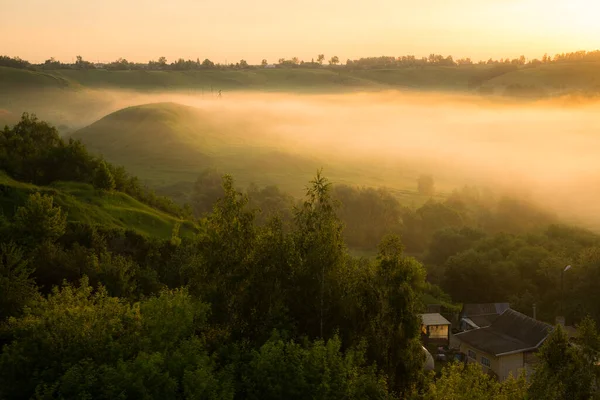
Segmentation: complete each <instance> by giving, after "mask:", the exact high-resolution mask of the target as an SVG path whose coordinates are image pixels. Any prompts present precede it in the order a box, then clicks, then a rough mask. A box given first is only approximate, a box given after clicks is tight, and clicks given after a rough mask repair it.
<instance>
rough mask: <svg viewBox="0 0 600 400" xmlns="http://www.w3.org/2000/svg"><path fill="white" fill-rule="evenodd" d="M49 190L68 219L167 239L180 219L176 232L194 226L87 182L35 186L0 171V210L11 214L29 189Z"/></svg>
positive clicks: (184, 232) (187, 233)
mask: <svg viewBox="0 0 600 400" xmlns="http://www.w3.org/2000/svg"><path fill="white" fill-rule="evenodd" d="M35 192H41V193H45V194H51V195H52V196H53V197H54V201H55V204H57V205H59V206H60V207H61V208H62V209H63V210H65V211H66V212H67V213H68V221H70V222H81V223H86V224H90V225H103V226H104V227H107V228H123V229H132V230H134V231H136V232H138V233H141V234H144V235H147V236H150V237H156V238H161V239H168V238H170V237H171V233H172V231H173V226H174V225H175V224H176V223H177V222H179V223H181V228H180V235H181V236H192V235H193V234H194V233H195V232H196V230H197V227H196V226H195V225H194V224H193V223H192V222H189V221H183V220H178V219H177V218H175V217H173V216H172V215H169V214H166V213H164V212H162V211H158V210H156V209H154V208H152V207H150V206H148V205H146V204H143V203H141V202H139V201H137V200H135V199H133V198H132V197H130V196H128V195H126V194H124V193H120V192H111V193H107V192H102V193H101V192H99V191H97V190H95V189H94V188H93V187H92V186H91V185H88V184H83V183H73V182H58V183H56V184H53V185H51V186H36V185H32V184H28V183H23V182H18V181H16V180H14V179H12V178H10V177H9V176H7V175H6V174H5V173H4V172H2V171H0V211H1V212H2V214H3V215H6V216H11V215H13V214H14V212H15V211H16V209H17V208H18V207H19V206H21V205H23V204H25V201H26V200H27V197H28V195H29V194H31V193H35Z"/></svg>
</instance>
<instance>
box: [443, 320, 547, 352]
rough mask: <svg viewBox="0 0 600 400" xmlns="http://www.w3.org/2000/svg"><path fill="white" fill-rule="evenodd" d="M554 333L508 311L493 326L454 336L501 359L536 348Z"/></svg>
mask: <svg viewBox="0 0 600 400" xmlns="http://www.w3.org/2000/svg"><path fill="white" fill-rule="evenodd" d="M551 330H552V326H551V325H548V324H546V323H544V322H541V321H538V320H535V319H533V318H530V317H528V316H526V315H524V314H521V313H520V312H517V311H514V310H511V309H508V310H506V311H504V312H503V313H502V315H500V316H499V317H498V318H496V320H495V321H493V322H492V324H491V325H490V326H488V327H485V328H479V329H473V330H470V331H466V332H462V333H457V334H456V335H454V336H455V337H456V338H457V339H459V340H460V341H461V342H464V343H466V344H468V345H470V346H472V347H474V348H476V349H479V350H482V351H484V352H486V353H488V354H494V355H496V356H498V355H502V354H506V353H519V352H522V351H526V350H534V349H537V348H538V347H539V346H540V345H541V344H542V343H543V342H544V340H545V339H546V337H548V334H549V333H550V331H551Z"/></svg>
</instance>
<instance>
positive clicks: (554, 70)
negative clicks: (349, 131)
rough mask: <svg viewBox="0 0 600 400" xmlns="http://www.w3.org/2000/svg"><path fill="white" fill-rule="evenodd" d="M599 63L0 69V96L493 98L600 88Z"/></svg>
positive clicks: (596, 89)
mask: <svg viewBox="0 0 600 400" xmlns="http://www.w3.org/2000/svg"><path fill="white" fill-rule="evenodd" d="M599 82H600V63H598V62H588V63H573V64H571V63H557V64H543V65H539V66H532V65H526V66H519V67H517V66H515V65H510V64H508V65H506V64H500V65H468V66H460V67H443V66H428V67H407V68H392V69H368V70H355V69H351V68H333V69H332V68H273V69H264V68H255V69H247V70H192V71H146V70H134V71H108V70H51V71H33V70H23V69H14V68H6V67H0V92H2V91H5V93H8V92H12V91H15V90H29V89H50V88H60V89H65V88H70V89H80V88H92V89H99V88H113V89H114V88H120V89H133V90H151V91H164V90H185V91H190V90H192V91H202V90H204V91H205V92H209V91H210V90H211V88H212V89H213V90H214V91H217V90H226V91H232V90H262V91H265V90H266V91H295V92H331V91H348V90H381V89H391V88H402V87H404V88H412V89H426V90H451V91H471V90H476V89H478V88H484V89H487V90H493V91H495V92H497V93H498V94H509V95H510V94H511V93H512V92H511V90H510V89H509V90H507V88H510V87H512V86H515V85H522V86H534V87H536V88H538V89H539V90H543V93H545V94H549V95H552V94H556V93H562V92H565V91H566V92H568V91H571V90H590V91H596V92H597V91H598V90H600V87H599V84H600V83H599Z"/></svg>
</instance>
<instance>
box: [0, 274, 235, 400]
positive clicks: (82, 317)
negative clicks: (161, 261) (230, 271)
mask: <svg viewBox="0 0 600 400" xmlns="http://www.w3.org/2000/svg"><path fill="white" fill-rule="evenodd" d="M207 310H208V307H207V306H206V305H204V304H202V303H199V302H197V301H195V300H193V299H192V298H191V297H190V296H189V294H187V292H186V291H185V290H183V289H181V290H176V291H164V292H162V293H161V294H160V296H158V297H153V298H150V299H148V300H146V301H143V302H141V303H140V304H133V305H130V304H127V303H125V302H123V301H121V300H119V299H118V298H113V297H109V296H108V294H107V293H106V291H105V290H104V289H103V288H100V289H99V290H97V291H95V292H94V291H93V289H92V288H91V287H90V286H89V285H88V284H87V280H85V279H84V280H82V282H81V285H80V286H79V287H74V286H70V285H66V286H65V287H63V288H62V289H60V290H59V289H55V290H54V291H53V293H52V294H51V295H49V296H48V298H47V299H40V300H36V301H35V302H34V303H33V304H32V305H31V307H30V308H28V309H26V310H25V313H24V315H23V317H20V318H11V319H10V320H9V323H8V330H9V332H10V334H11V336H13V337H14V339H15V340H14V341H12V342H11V344H9V345H8V346H7V347H5V349H4V351H3V353H2V355H1V356H0V395H2V396H3V397H5V398H22V397H29V396H31V395H33V393H34V392H35V393H37V394H38V395H41V396H42V398H45V397H48V396H53V395H61V396H63V397H61V398H69V397H70V396H82V397H83V398H106V399H109V398H173V399H174V398H177V395H176V393H177V391H178V387H180V388H181V390H183V387H184V383H183V382H184V377H185V376H186V375H187V376H188V377H187V378H185V381H186V382H188V383H187V385H188V386H189V381H190V379H192V378H190V376H191V375H190V374H194V373H199V372H198V371H199V370H201V369H202V368H204V371H205V375H208V377H209V378H210V376H211V374H212V371H213V370H212V368H213V367H214V365H213V364H212V363H210V362H209V361H208V360H207V355H206V350H205V349H204V348H203V347H202V346H199V345H198V344H195V345H194V343H200V342H197V341H198V339H197V338H196V336H195V334H196V332H199V330H201V329H202V328H203V326H204V324H205V323H206V313H207ZM171 354H172V355H173V356H172V357H171ZM170 372H171V373H170ZM209 386H210V385H209ZM212 386H216V387H219V386H220V384H219V383H218V382H216V381H215V379H214V378H213V383H212ZM213 389H214V388H213ZM188 391H189V389H188ZM229 391H230V390H229ZM199 398H210V397H199ZM213 398H214V397H213Z"/></svg>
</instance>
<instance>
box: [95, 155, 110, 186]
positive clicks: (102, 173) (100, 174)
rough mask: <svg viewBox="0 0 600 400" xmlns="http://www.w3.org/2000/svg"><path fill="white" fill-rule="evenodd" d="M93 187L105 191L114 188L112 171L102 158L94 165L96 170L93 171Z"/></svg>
mask: <svg viewBox="0 0 600 400" xmlns="http://www.w3.org/2000/svg"><path fill="white" fill-rule="evenodd" d="M94 187H95V188H96V189H100V190H106V191H111V190H114V189H115V178H113V176H112V173H111V172H110V170H109V169H108V166H107V165H106V163H105V162H104V161H103V160H102V161H100V162H99V163H98V166H97V167H96V172H95V173H94Z"/></svg>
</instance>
